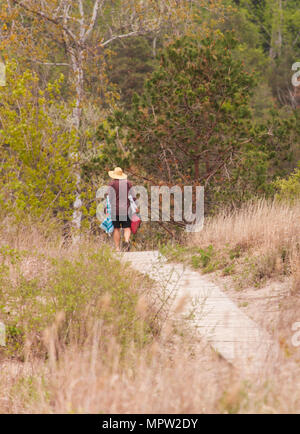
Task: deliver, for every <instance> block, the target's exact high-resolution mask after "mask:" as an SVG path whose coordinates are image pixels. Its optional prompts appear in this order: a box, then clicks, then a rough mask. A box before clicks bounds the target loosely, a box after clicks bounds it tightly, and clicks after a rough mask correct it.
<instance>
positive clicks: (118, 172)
mask: <svg viewBox="0 0 300 434" xmlns="http://www.w3.org/2000/svg"><path fill="white" fill-rule="evenodd" d="M108 174H109V176H110V177H111V178H112V179H127V175H125V173H124V172H123V170H122V169H121V167H116V168H115V169H114V170H110V171H109V172H108Z"/></svg>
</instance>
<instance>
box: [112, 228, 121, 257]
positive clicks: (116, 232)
mask: <svg viewBox="0 0 300 434" xmlns="http://www.w3.org/2000/svg"><path fill="white" fill-rule="evenodd" d="M113 239H114V243H115V248H116V251H117V252H119V251H120V239H121V233H120V229H118V228H115V229H114V233H113Z"/></svg>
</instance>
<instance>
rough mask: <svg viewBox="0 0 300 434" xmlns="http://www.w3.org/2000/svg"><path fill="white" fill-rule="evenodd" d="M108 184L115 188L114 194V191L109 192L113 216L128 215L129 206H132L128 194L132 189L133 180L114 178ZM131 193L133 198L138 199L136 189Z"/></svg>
mask: <svg viewBox="0 0 300 434" xmlns="http://www.w3.org/2000/svg"><path fill="white" fill-rule="evenodd" d="M108 185H109V186H110V187H112V188H113V189H114V190H115V194H113V192H112V191H110V192H109V194H108V196H109V201H110V205H111V215H112V217H114V216H115V215H119V216H120V215H121V216H127V215H128V208H129V206H130V201H129V199H128V194H129V191H130V189H131V188H132V187H133V186H132V184H131V182H130V181H128V180H127V179H114V180H113V181H111V182H110V183H109V184H108ZM131 195H132V197H133V200H136V197H135V193H134V190H131Z"/></svg>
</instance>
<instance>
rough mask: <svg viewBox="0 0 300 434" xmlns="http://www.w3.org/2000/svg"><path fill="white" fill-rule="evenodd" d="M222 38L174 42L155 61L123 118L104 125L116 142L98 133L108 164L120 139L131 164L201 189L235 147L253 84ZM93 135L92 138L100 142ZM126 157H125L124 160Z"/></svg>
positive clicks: (228, 40)
mask: <svg viewBox="0 0 300 434" xmlns="http://www.w3.org/2000/svg"><path fill="white" fill-rule="evenodd" d="M235 44H236V42H235V40H234V38H233V37H232V35H231V34H230V33H227V34H226V35H225V36H223V35H218V36H215V37H207V38H204V39H202V40H200V41H199V40H197V39H194V38H188V37H185V38H182V39H178V40H176V41H175V42H174V43H172V44H170V45H169V46H168V47H167V48H166V50H165V51H164V52H163V53H162V55H161V66H160V68H159V69H158V70H157V71H156V72H155V73H154V74H153V75H152V78H151V79H150V80H148V81H147V83H146V87H145V93H144V94H143V95H142V96H141V97H140V98H139V97H137V96H136V97H135V100H134V108H133V109H132V110H131V111H130V112H120V111H119V112H116V113H115V115H114V117H113V118H110V125H112V127H113V128H116V127H120V126H121V127H123V130H122V131H120V130H118V135H117V133H115V134H114V135H113V136H111V135H108V134H105V133H106V130H105V127H104V126H102V127H101V130H100V131H101V134H102V137H103V135H104V137H105V139H106V142H107V145H108V146H107V156H108V158H109V159H110V160H113V161H116V157H117V155H118V154H119V153H120V149H119V147H118V140H117V139H121V140H123V144H124V148H125V149H126V150H127V151H128V155H126V153H125V155H124V154H123V155H122V157H123V165H124V164H126V163H128V157H129V156H130V158H131V161H132V162H133V163H134V164H135V165H137V166H138V167H140V168H142V169H143V170H144V171H146V172H147V173H151V174H152V176H154V177H157V178H158V179H160V180H164V181H166V182H173V183H181V182H182V181H183V180H184V181H188V182H194V181H195V182H198V183H199V182H201V180H202V181H204V180H205V179H206V178H208V177H210V176H212V174H213V173H214V172H215V171H218V166H219V165H222V164H224V162H225V161H226V160H227V159H228V158H229V156H230V155H232V154H233V153H235V152H236V151H237V150H238V149H239V148H240V141H241V139H242V138H243V137H244V136H245V130H244V124H245V122H244V120H245V119H247V118H248V117H249V116H250V111H249V106H248V100H249V94H250V90H251V88H252V87H253V85H254V81H253V79H252V78H251V77H250V75H249V74H247V72H246V71H244V70H243V68H242V65H241V63H240V62H239V61H235V60H234V59H233V57H232V54H231V49H232V48H233V47H234V46H235ZM100 131H99V138H100ZM129 153H130V154H129Z"/></svg>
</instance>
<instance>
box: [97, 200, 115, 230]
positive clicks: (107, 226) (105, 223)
mask: <svg viewBox="0 0 300 434" xmlns="http://www.w3.org/2000/svg"><path fill="white" fill-rule="evenodd" d="M106 211H107V213H108V216H107V217H106V218H105V220H104V221H103V222H102V223H101V225H100V228H101V229H103V230H104V231H105V232H106V233H107V234H108V235H111V234H112V233H113V231H114V229H115V228H114V225H113V222H112V219H111V207H110V202H109V197H108V196H107V197H106Z"/></svg>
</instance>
